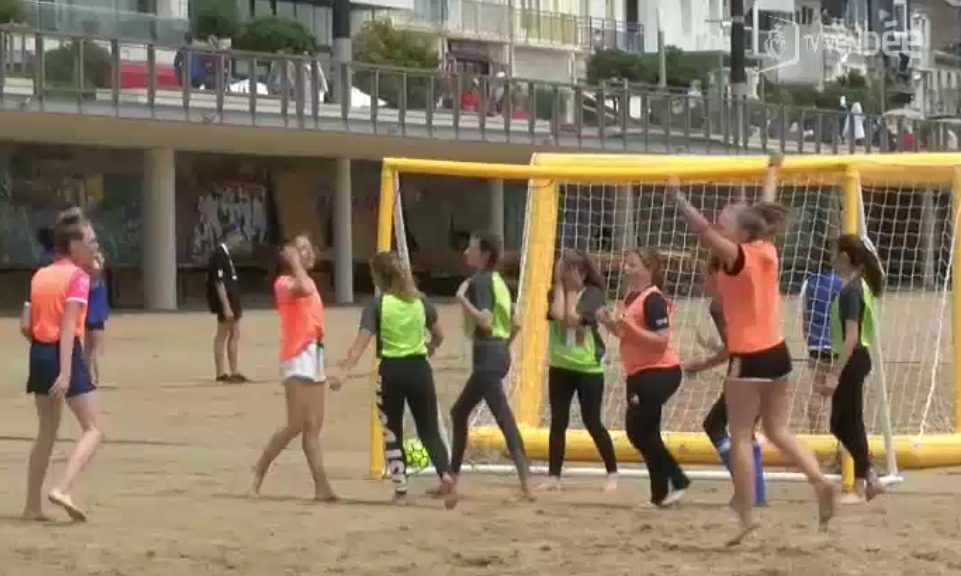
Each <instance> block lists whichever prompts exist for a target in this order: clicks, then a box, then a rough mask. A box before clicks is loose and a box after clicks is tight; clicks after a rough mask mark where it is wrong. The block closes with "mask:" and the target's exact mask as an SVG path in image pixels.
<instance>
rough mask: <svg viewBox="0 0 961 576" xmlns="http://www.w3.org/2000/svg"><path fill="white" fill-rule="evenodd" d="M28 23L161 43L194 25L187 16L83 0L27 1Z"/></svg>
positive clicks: (174, 40) (62, 30) (176, 39)
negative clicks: (75, 1)
mask: <svg viewBox="0 0 961 576" xmlns="http://www.w3.org/2000/svg"><path fill="white" fill-rule="evenodd" d="M23 4H24V6H25V8H26V14H27V24H28V25H29V26H30V27H31V28H33V29H35V30H41V31H44V32H59V33H62V34H78V35H84V36H103V37H107V38H141V39H143V40H148V41H153V42H158V43H161V44H171V43H179V42H182V41H183V39H184V33H185V32H187V30H188V29H189V27H190V22H189V21H188V20H186V19H183V18H165V17H162V16H158V15H156V14H152V13H147V12H133V11H126V10H116V9H110V8H102V7H95V6H85V5H82V4H68V3H63V2H50V1H45V0H41V1H24V2H23Z"/></svg>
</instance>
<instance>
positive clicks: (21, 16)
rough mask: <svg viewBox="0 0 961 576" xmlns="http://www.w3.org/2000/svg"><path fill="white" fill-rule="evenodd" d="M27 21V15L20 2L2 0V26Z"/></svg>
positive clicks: (0, 10)
mask: <svg viewBox="0 0 961 576" xmlns="http://www.w3.org/2000/svg"><path fill="white" fill-rule="evenodd" d="M26 21H27V13H26V10H25V9H24V7H23V3H22V2H21V1H20V0H0V24H14V23H22V22H26Z"/></svg>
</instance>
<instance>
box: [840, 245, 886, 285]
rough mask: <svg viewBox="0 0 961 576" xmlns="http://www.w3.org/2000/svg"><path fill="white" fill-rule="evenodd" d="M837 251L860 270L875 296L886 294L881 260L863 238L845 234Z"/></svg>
mask: <svg viewBox="0 0 961 576" xmlns="http://www.w3.org/2000/svg"><path fill="white" fill-rule="evenodd" d="M837 250H838V253H839V254H844V255H845V256H847V258H848V261H850V262H851V265H852V266H854V267H855V268H857V269H858V271H859V272H860V274H861V277H862V278H864V281H865V283H867V285H868V288H870V289H871V292H873V293H874V295H875V296H880V295H881V294H882V293H883V292H884V270H883V269H882V268H881V259H880V258H879V257H878V255H877V253H876V252H875V251H874V250H872V249H871V248H869V247H868V246H867V245H866V244H865V242H864V241H863V240H861V238H859V237H858V236H857V235H855V234H843V235H842V236H841V237H840V238H838V243H837Z"/></svg>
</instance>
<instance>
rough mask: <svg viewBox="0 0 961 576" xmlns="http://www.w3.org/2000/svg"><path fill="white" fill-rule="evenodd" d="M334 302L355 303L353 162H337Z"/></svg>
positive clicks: (341, 160)
mask: <svg viewBox="0 0 961 576" xmlns="http://www.w3.org/2000/svg"><path fill="white" fill-rule="evenodd" d="M332 216H333V217H332V220H333V221H334V300H335V301H336V302H337V303H338V304H350V303H352V302H353V301H354V251H353V247H352V243H353V232H352V226H351V218H352V217H353V210H352V207H351V183H350V158H337V159H336V160H334V213H333V215H332Z"/></svg>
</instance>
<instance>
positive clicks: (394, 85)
mask: <svg viewBox="0 0 961 576" xmlns="http://www.w3.org/2000/svg"><path fill="white" fill-rule="evenodd" d="M353 48H354V54H353V56H354V60H355V61H357V62H364V63H368V64H378V65H381V66H395V67H398V68H413V69H418V70H424V71H425V72H429V74H433V73H435V72H436V70H437V65H438V58H437V51H436V50H435V49H434V43H433V38H431V37H429V36H425V35H422V34H416V33H412V32H407V31H403V30H397V29H396V28H394V27H393V26H392V25H391V23H390V22H389V21H387V20H375V21H372V22H367V23H365V24H364V27H363V28H362V29H361V30H360V32H358V33H357V34H356V35H355V36H354V39H353ZM429 74H424V75H422V76H419V75H416V74H413V75H412V74H408V75H407V87H406V90H407V107H408V108H415V109H423V108H424V107H425V106H426V104H427V92H428V86H429V82H428V81H427V77H428V76H429ZM377 83H378V86H377V87H378V94H377V95H378V96H379V97H380V99H382V100H384V101H385V102H386V103H387V105H388V106H390V107H392V108H395V107H397V106H398V105H399V103H400V100H401V94H402V92H403V91H404V86H403V75H402V74H401V73H399V72H398V73H389V72H381V73H379V74H378V75H377ZM354 84H355V85H356V86H357V87H358V88H359V89H361V90H363V91H364V92H366V93H368V94H370V95H371V97H373V96H374V95H373V94H372V90H373V84H374V75H373V74H372V73H369V72H366V71H363V70H359V71H357V72H355V73H354ZM435 89H439V86H435Z"/></svg>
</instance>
